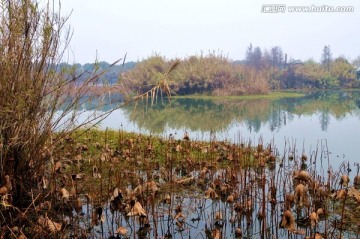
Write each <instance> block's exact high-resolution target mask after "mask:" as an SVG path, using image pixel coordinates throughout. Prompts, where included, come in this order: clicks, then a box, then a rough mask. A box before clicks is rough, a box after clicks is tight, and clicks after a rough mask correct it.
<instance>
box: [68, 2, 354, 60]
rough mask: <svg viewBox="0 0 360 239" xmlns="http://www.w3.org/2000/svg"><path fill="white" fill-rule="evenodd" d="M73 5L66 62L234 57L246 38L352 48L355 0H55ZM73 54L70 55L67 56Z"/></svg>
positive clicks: (291, 51) (303, 47)
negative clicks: (270, 9) (281, 8)
mask: <svg viewBox="0 0 360 239" xmlns="http://www.w3.org/2000/svg"><path fill="white" fill-rule="evenodd" d="M269 3H276V4H286V5H287V7H288V6H290V5H291V6H294V5H297V6H311V5H316V6H321V5H328V6H334V7H336V6H354V12H351V13H325V12H323V13H305V12H301V13H290V12H288V11H287V10H286V11H285V13H262V12H261V9H262V6H263V4H269ZM61 4H62V12H63V14H69V13H70V11H71V10H73V12H72V14H71V16H70V19H69V24H70V25H71V27H72V28H73V30H74V35H73V38H72V41H71V45H70V46H71V47H70V50H71V53H70V62H74V61H75V62H80V63H86V62H93V61H94V60H95V57H96V55H97V57H98V60H101V61H108V62H112V61H115V60H116V59H119V58H122V57H123V56H124V55H125V53H127V60H128V61H130V60H134V61H136V60H142V59H144V58H146V57H148V56H150V55H152V54H153V53H159V54H161V55H164V56H166V57H167V58H174V57H180V58H183V57H187V56H190V55H193V54H200V53H201V52H203V53H205V54H206V53H208V52H209V51H212V50H215V51H220V52H222V53H223V54H225V55H227V56H228V57H229V58H230V59H233V60H240V59H243V58H244V56H245V51H246V47H247V46H248V45H249V44H250V43H252V44H253V46H259V47H261V48H262V49H264V48H267V49H270V48H271V47H273V46H277V45H278V46H281V47H282V49H283V52H284V53H287V54H288V56H289V57H293V58H295V59H301V60H306V59H308V58H313V59H314V60H319V59H320V56H321V52H322V49H323V47H324V45H330V47H331V50H332V53H333V56H339V55H342V56H345V57H347V58H348V59H350V60H352V59H355V58H356V57H357V56H359V55H360V1H358V0H344V1H337V0H335V1H334V0H326V1H325V0H317V1H314V0H301V1H285V0H276V1H275V0H253V1H247V2H245V1H241V0H128V1H124V0H101V1H100V0H76V1H75V0H61ZM72 57H74V59H73V58H72Z"/></svg>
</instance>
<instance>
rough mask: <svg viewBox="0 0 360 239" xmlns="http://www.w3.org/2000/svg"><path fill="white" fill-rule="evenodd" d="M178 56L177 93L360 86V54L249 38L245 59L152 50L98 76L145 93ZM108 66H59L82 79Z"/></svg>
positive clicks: (174, 84) (174, 88)
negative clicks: (311, 53)
mask: <svg viewBox="0 0 360 239" xmlns="http://www.w3.org/2000/svg"><path fill="white" fill-rule="evenodd" d="M177 60H180V61H181V64H180V66H179V67H178V68H177V69H176V71H174V72H172V75H171V79H172V81H171V82H170V83H171V90H172V91H173V93H175V94H178V95H187V94H212V95H244V94H265V93H267V92H269V91H271V90H287V89H336V88H360V81H359V80H357V75H356V72H355V69H356V68H358V67H360V56H359V57H358V58H357V59H355V60H354V61H353V62H352V64H351V63H350V62H349V61H348V60H347V59H346V58H345V57H341V56H340V57H337V58H333V56H332V53H331V49H330V46H324V48H323V52H322V55H321V58H320V61H319V62H317V61H315V60H313V59H309V60H306V61H304V62H302V61H300V60H296V59H293V58H289V57H288V55H287V54H286V53H284V52H283V50H282V48H281V47H280V46H275V47H272V48H271V49H264V50H261V48H260V47H259V46H256V47H254V46H253V45H252V44H250V45H249V46H248V47H247V49H246V54H245V58H244V60H241V61H239V60H237V61H232V60H230V59H229V58H228V57H226V56H224V55H223V54H221V53H215V52H210V53H209V54H207V55H204V54H200V55H193V56H190V57H187V58H185V59H166V58H165V57H163V56H161V55H158V54H154V55H152V56H150V57H148V58H147V59H144V60H142V61H139V62H127V63H125V64H120V65H116V66H114V67H112V68H110V69H109V71H108V72H107V73H106V74H105V75H104V76H102V79H101V80H102V82H104V83H106V84H117V83H121V84H123V85H125V86H126V87H127V88H128V89H129V90H131V91H133V92H136V93H143V92H146V91H147V90H149V89H150V88H151V87H152V86H154V85H155V84H157V82H159V81H160V80H161V78H162V77H163V73H164V72H166V70H167V69H169V67H170V66H171V65H172V64H173V63H174V62H175V61H177ZM109 66H110V64H109V63H107V62H98V63H94V64H90V63H88V64H84V65H81V64H73V65H68V64H65V63H63V65H62V67H60V69H66V70H68V71H69V74H74V73H76V74H82V76H81V77H80V78H79V80H78V82H79V83H81V82H83V81H84V80H85V79H87V77H88V76H89V75H90V74H92V73H93V72H96V71H101V70H104V69H106V68H108V67H109Z"/></svg>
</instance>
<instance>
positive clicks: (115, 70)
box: [56, 61, 136, 85]
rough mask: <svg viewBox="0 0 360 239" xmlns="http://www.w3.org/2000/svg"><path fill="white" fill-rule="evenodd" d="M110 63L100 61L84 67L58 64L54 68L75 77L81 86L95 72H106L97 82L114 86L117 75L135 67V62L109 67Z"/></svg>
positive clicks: (77, 64) (78, 64)
mask: <svg viewBox="0 0 360 239" xmlns="http://www.w3.org/2000/svg"><path fill="white" fill-rule="evenodd" d="M110 65H111V64H110V63H108V62H105V61H100V62H96V63H86V64H84V65H82V64H80V63H75V64H68V63H60V64H58V65H57V66H56V69H57V70H58V71H65V73H67V74H69V75H74V76H77V78H78V79H77V83H78V84H82V83H83V82H84V81H85V80H87V79H88V78H89V76H91V75H93V74H94V73H96V72H102V71H104V70H107V71H106V73H105V74H104V75H103V76H101V77H100V79H99V82H101V83H103V84H111V85H112V84H116V83H117V82H118V79H119V75H121V74H123V73H124V72H126V71H129V70H131V69H133V68H134V67H135V65H136V63H135V62H133V61H130V62H126V63H124V64H118V65H115V66H112V67H110Z"/></svg>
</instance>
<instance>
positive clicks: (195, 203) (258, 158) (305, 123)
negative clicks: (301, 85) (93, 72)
mask: <svg viewBox="0 0 360 239" xmlns="http://www.w3.org/2000/svg"><path fill="white" fill-rule="evenodd" d="M112 97H113V99H116V96H112ZM112 107H114V106H112V105H111V104H108V105H107V106H106V108H104V109H103V110H110V109H112ZM86 109H87V107H84V110H85V111H84V112H87V111H86ZM90 113H91V112H90ZM80 120H81V119H80ZM359 122H360V91H332V92H329V91H326V92H316V93H308V94H306V95H304V96H302V97H297V98H282V99H257V100H228V99H226V100H225V99H216V100H215V99H212V100H208V99H207V100H205V99H184V98H178V99H173V100H172V101H171V102H167V101H166V100H165V99H164V100H163V101H162V100H158V101H157V102H156V103H155V104H154V105H152V106H151V105H150V104H146V102H138V104H137V106H136V107H135V106H127V107H123V108H121V109H118V110H115V111H114V112H113V113H112V114H110V115H109V117H107V118H106V119H105V120H104V121H102V122H101V124H99V126H98V127H99V128H102V129H106V128H111V129H114V130H118V132H116V131H115V132H112V133H111V134H114V133H115V134H118V136H117V137H115V138H116V139H118V140H115V141H116V142H115V141H113V143H114V142H115V145H116V146H115V147H114V149H115V148H116V150H115V151H114V152H117V153H116V155H115V154H114V155H115V156H114V159H113V161H111V160H110V161H111V162H110V163H111V164H110V166H111V170H109V172H108V174H107V172H106V170H104V171H103V175H104V179H105V180H104V182H105V181H106V182H112V180H114V179H116V182H114V184H112V183H110V186H111V187H110V186H109V188H108V189H109V195H110V196H111V195H112V197H111V198H109V200H105V201H102V204H100V203H96V202H97V200H94V202H95V203H93V204H86V205H84V206H83V208H82V210H81V213H78V214H74V215H75V217H76V218H78V219H79V220H80V224H81V223H83V225H92V226H90V227H89V229H90V230H89V233H90V234H91V235H94V238H104V237H106V235H108V234H109V235H114V236H115V234H117V233H116V231H117V229H118V228H119V226H122V227H125V228H126V229H127V230H128V232H126V233H124V234H125V235H124V238H290V237H291V238H304V236H305V235H306V236H312V237H313V236H314V232H315V231H318V232H320V233H322V234H323V235H327V236H328V238H335V237H336V236H338V235H341V234H342V236H343V238H354V236H358V235H359V228H360V224H356V223H355V222H358V221H359V220H358V217H357V215H359V214H358V210H360V208H359V207H358V203H359V202H360V201H354V200H355V199H356V197H353V196H351V197H348V198H346V197H345V199H343V198H342V197H341V195H340V194H339V192H341V191H343V190H344V188H345V189H346V190H349V192H350V190H353V191H354V190H355V189H354V187H353V186H356V187H357V188H356V190H359V188H360V187H359V184H357V185H355V183H353V179H354V176H355V174H358V169H357V167H356V166H357V165H358V163H359V158H358V157H359V156H358V154H357V147H358V140H357V137H358V135H359V134H360V124H359ZM124 131H128V132H136V133H141V134H146V135H156V136H161V137H163V138H167V139H170V138H171V137H174V138H175V139H179V140H172V139H171V140H167V141H163V140H159V139H157V138H155V137H150V136H146V137H136V139H134V138H131V139H127V140H125V139H124V138H122V137H123V135H125V134H123V132H124ZM185 132H187V133H188V135H189V137H190V141H188V140H182V139H183V136H184V133H185ZM171 135H172V136H171ZM130 137H134V136H130ZM87 139H88V140H89V141H88V142H89V143H90V142H91V143H93V142H95V141H98V140H99V138H98V137H97V136H96V135H95V134H91V133H90V134H89V135H87ZM198 141H210V142H209V143H207V142H205V143H204V142H198ZM133 142H136V143H135V144H134V143H133ZM249 145H250V146H251V147H250V146H249ZM269 145H270V146H271V147H269ZM264 146H265V147H264ZM264 149H265V150H264ZM109 150H110V149H109ZM194 150H195V151H196V150H199V151H196V153H195V151H194ZM215 152H216V153H218V154H219V155H218V157H217V156H216V157H214V153H215ZM266 154H269V155H268V156H266ZM98 155H99V153H94V155H93V156H94V158H95V160H93V161H94V162H93V163H95V165H96V163H97V160H96V159H97V158H98ZM265 156H266V157H265ZM270 156H271V157H270ZM91 158H93V157H92V156H91ZM162 158H163V160H162ZM265 159H266V161H264V160H265ZM101 160H102V159H101V157H100V161H101ZM104 160H105V158H104ZM90 161H91V160H89V162H90ZM104 162H105V161H104ZM245 162H246V163H247V164H245ZM262 162H263V163H262ZM87 163H88V161H86V164H87ZM254 163H255V165H252V164H254ZM256 163H259V164H258V165H257V164H256ZM101 165H102V163H101V164H100V166H101ZM251 165H252V166H251ZM93 169H94V168H93ZM300 169H302V170H305V171H303V172H305V174H306V175H308V176H307V177H305V178H304V177H300V176H299V175H300V174H301V172H300V171H298V170H300ZM348 169H351V172H350V170H348ZM93 172H94V171H93ZM347 173H349V174H350V175H349V176H350V178H351V182H350V187H349V188H347V186H344V185H343V184H341V179H340V178H341V176H342V175H346V174H347ZM106 175H108V178H105V177H106ZM310 175H311V176H310ZM89 178H91V177H89ZM188 179H190V181H187V180H188ZM92 180H93V181H91V183H90V184H89V185H91V190H92V191H94V192H95V190H96V189H97V188H96V186H94V185H97V184H96V181H97V182H98V181H99V179H92ZM101 180H103V179H102V177H101ZM184 180H185V182H186V183H183V182H184ZM149 183H150V184H152V185H157V186H159V188H160V189H157V186H156V187H155V189H154V190H153V191H151V190H149V188H148V186H147V185H149ZM98 185H99V184H98ZM100 185H102V184H100ZM114 185H116V188H115V186H114ZM299 185H301V186H303V187H306V189H304V191H305V193H304V195H303V196H301V195H300V196H299V194H298V193H297V188H298V186H299ZM304 185H305V186H304ZM301 186H300V187H301ZM100 188H101V189H100V190H101V191H102V190H103V189H102V187H101V186H100ZM141 188H147V189H146V190H144V191H142V190H141ZM341 189H342V190H341ZM112 190H113V192H112ZM356 190H355V191H356ZM120 191H121V193H120V194H119V192H120ZM353 191H352V193H354V192H353ZM115 192H116V193H115ZM139 192H140V193H139ZM321 192H323V193H321ZM356 193H358V191H356ZM80 194H81V193H80ZM96 195H99V193H94V195H93V198H96ZM100 195H101V194H100ZM115 195H117V196H116V197H115ZM119 195H120V196H119ZM134 195H136V200H137V201H138V202H140V203H141V204H143V206H144V208H145V210H146V212H147V214H146V216H144V215H143V217H142V218H143V219H144V218H146V220H147V221H146V220H145V221H140V216H137V217H129V215H128V214H127V212H126V210H125V209H126V206H128V205H130V206H131V205H132V204H131V202H133V204H134V203H135V199H133V196H134ZM165 195H166V196H167V200H170V201H169V202H166V200H164V199H165ZM291 195H295V196H296V195H298V196H296V199H295V201H294V202H292V203H291V200H290V199H288V198H289V197H290V198H291ZM354 195H355V194H354ZM229 196H232V198H233V199H232V200H229ZM115 198H117V199H116V200H115ZM169 198H170V199H169ZM302 198H303V199H302ZM130 199H131V200H130ZM356 200H358V199H356ZM345 204H346V205H347V206H346V210H345V206H342V205H345ZM133 206H134V205H133ZM340 206H341V207H340ZM341 208H342V209H341ZM90 209H91V210H90ZM95 209H96V210H95ZM318 209H324V210H325V215H324V213H322V214H321V215H322V217H321V218H320V219H319V220H318V221H317V222H316V224H315V225H312V224H311V220H310V217H309V215H310V212H312V211H314V213H315V211H316V213H318ZM284 210H289V211H288V212H290V214H291V215H296V224H297V226H296V228H295V229H294V228H293V227H290V229H289V227H288V228H287V229H286V230H285V229H284V227H285V226H284V225H282V222H286V221H287V220H285V219H283V216H284V215H285V213H284ZM341 210H342V212H345V211H346V213H345V214H344V215H343V213H340V212H341ZM344 210H345V211H344ZM94 211H95V212H96V213H97V212H98V211H100V213H99V215H100V216H102V215H103V216H104V220H103V223H100V224H95V225H93V222H92V221H96V220H93V219H92V218H93V215H94ZM179 212H181V213H184V215H185V216H181V217H180V216H179V217H177V216H176V215H177V214H178V213H179ZM175 213H176V215H175ZM316 215H317V214H316ZM95 216H96V214H95ZM100 216H99V217H98V218H101V217H100ZM179 218H180V220H178V219H179ZM343 218H346V220H349V221H347V222H346V223H343ZM289 221H291V220H289ZM339 225H340V226H339ZM341 225H346V227H344V228H343V227H342V226H341ZM80 226H81V225H80ZM79 228H80V227H79ZM285 228H286V227H285ZM237 229H241V230H242V231H241V232H242V236H243V237H241V236H239V235H237V233H236V230H237ZM294 230H295V231H294ZM113 238H115V237H113Z"/></svg>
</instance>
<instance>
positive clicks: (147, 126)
mask: <svg viewBox="0 0 360 239" xmlns="http://www.w3.org/2000/svg"><path fill="white" fill-rule="evenodd" d="M100 128H103V129H105V128H112V129H115V130H126V131H130V132H139V133H147V134H154V135H160V136H162V137H168V136H169V135H170V134H173V135H174V136H175V137H176V138H180V139H181V138H182V137H183V135H184V132H188V133H189V135H190V138H191V139H192V140H209V139H210V138H211V137H216V139H218V140H231V141H233V142H235V143H238V142H240V141H241V142H244V141H246V142H248V141H251V142H252V143H258V142H259V141H261V142H263V143H264V144H268V143H270V142H271V143H274V145H275V146H276V147H277V148H278V149H279V150H280V151H281V150H283V148H284V145H285V144H286V145H288V146H289V145H290V146H292V147H294V148H296V150H297V152H298V153H306V154H310V153H312V152H314V151H315V150H316V149H318V150H321V151H324V150H328V151H329V153H330V154H329V157H330V162H331V164H333V165H334V166H338V165H340V164H341V162H343V161H349V162H350V165H351V166H353V165H354V163H357V162H360V155H359V153H358V149H359V146H360V145H359V140H358V137H359V136H360V92H359V91H334V92H317V93H311V94H310V93H309V94H307V95H305V96H304V97H299V98H288V99H280V100H269V99H259V100H203V99H173V100H172V101H171V103H169V102H167V101H166V100H164V101H163V102H161V101H160V100H159V102H157V103H156V104H155V105H153V106H150V105H147V106H146V105H145V103H143V104H141V103H140V104H139V105H137V106H136V108H135V107H126V108H122V109H119V110H116V111H115V112H113V113H112V114H111V115H110V116H109V117H108V118H107V119H106V120H105V121H103V122H102V123H101V124H100Z"/></svg>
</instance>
